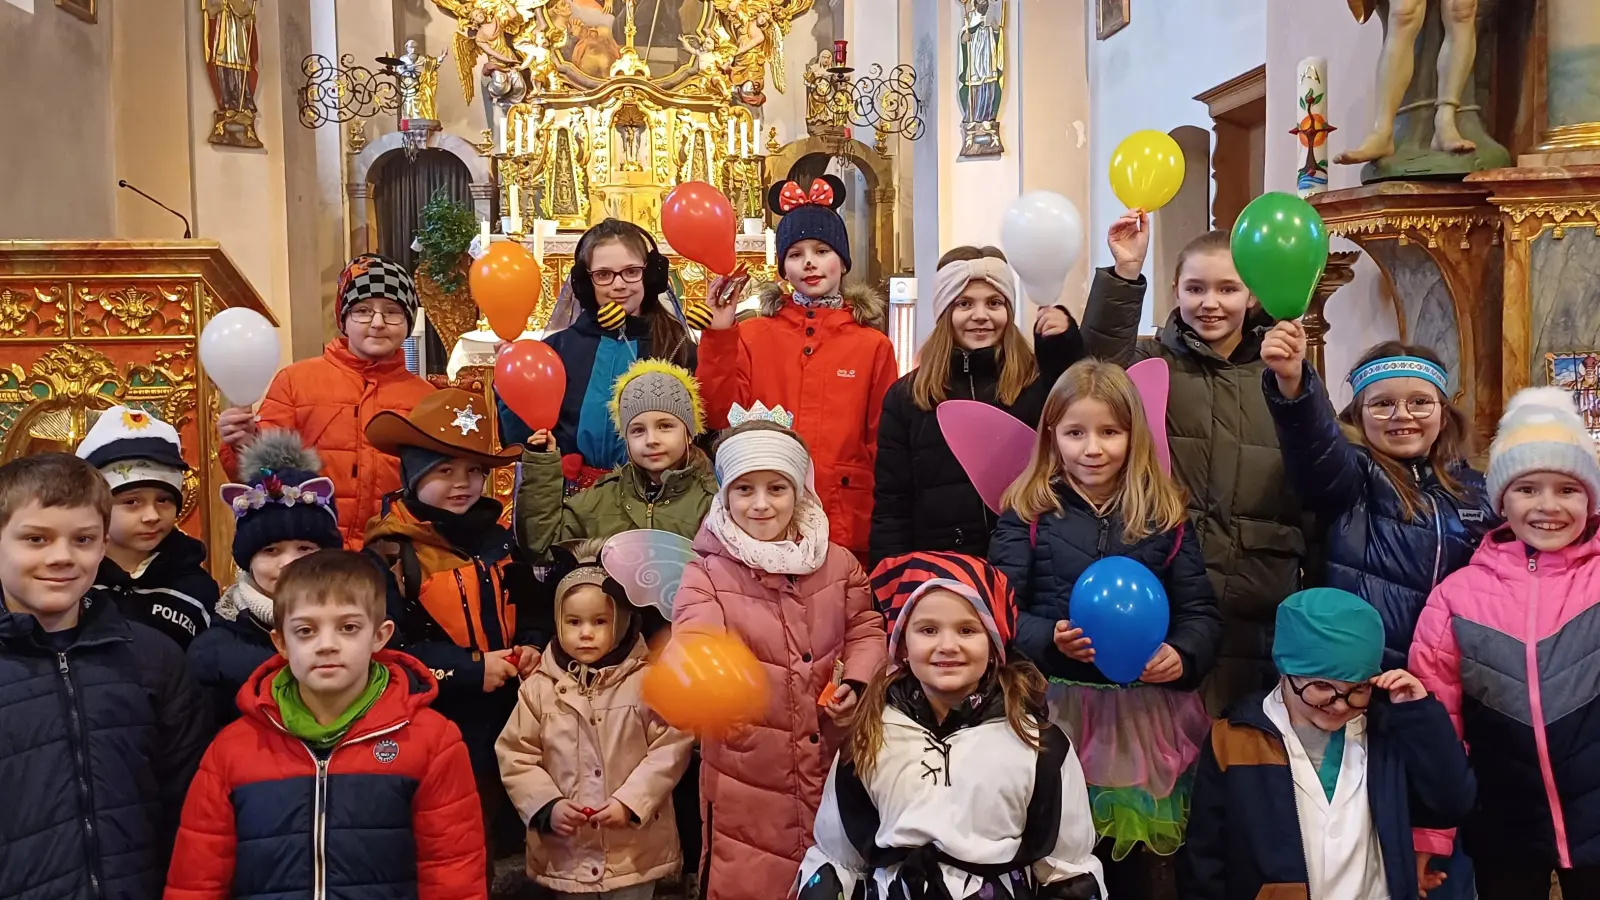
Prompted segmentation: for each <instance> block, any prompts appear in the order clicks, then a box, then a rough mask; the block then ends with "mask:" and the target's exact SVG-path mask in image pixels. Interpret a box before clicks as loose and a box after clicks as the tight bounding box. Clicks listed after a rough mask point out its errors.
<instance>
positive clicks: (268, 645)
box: [189, 609, 278, 731]
mask: <svg viewBox="0 0 1600 900" xmlns="http://www.w3.org/2000/svg"><path fill="white" fill-rule="evenodd" d="M276 655H278V651H277V649H276V648H274V647H273V646H272V628H271V626H269V625H266V624H264V623H262V622H261V621H260V620H259V619H257V618H256V617H255V616H253V615H251V614H250V611H249V610H246V609H241V610H239V611H238V613H237V618H234V619H227V618H223V617H220V616H219V617H218V618H217V621H216V624H215V625H212V626H211V627H210V628H208V629H206V632H205V633H204V634H202V635H200V636H199V637H197V638H195V640H194V643H192V644H190V645H189V668H190V669H191V670H192V671H193V672H194V680H195V681H197V682H199V684H200V690H201V691H203V692H204V693H205V695H206V701H207V703H208V704H209V705H210V707H211V722H212V726H213V729H214V730H215V731H221V730H222V728H223V726H225V725H227V724H228V723H229V722H232V721H233V720H234V719H237V718H239V689H240V688H242V687H244V685H245V683H246V682H248V681H249V680H250V675H251V673H253V672H255V670H256V669H257V668H258V667H260V665H261V664H262V663H264V662H266V661H267V660H269V659H271V658H272V657H274V656H276Z"/></svg>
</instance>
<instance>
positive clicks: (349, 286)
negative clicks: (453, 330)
mask: <svg viewBox="0 0 1600 900" xmlns="http://www.w3.org/2000/svg"><path fill="white" fill-rule="evenodd" d="M338 294H339V330H340V331H343V330H344V320H345V316H347V315H349V313H350V308H351V307H353V306H355V305H356V304H357V303H360V302H361V301H362V300H372V299H375V298H378V297H386V298H388V299H390V300H393V301H394V302H396V303H398V304H400V308H401V309H403V310H405V313H406V330H407V331H410V330H411V326H412V325H414V324H416V321H417V286H416V284H415V282H413V281H412V280H411V275H410V273H408V272H406V270H405V267H404V266H402V265H400V264H399V263H397V262H395V261H394V260H392V259H388V258H385V257H382V256H379V255H377V254H376V253H363V254H362V255H360V256H358V257H356V258H355V259H352V260H350V262H349V263H348V264H347V265H346V266H345V267H344V271H343V272H340V273H339V289H338Z"/></svg>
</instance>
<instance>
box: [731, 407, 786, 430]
mask: <svg viewBox="0 0 1600 900" xmlns="http://www.w3.org/2000/svg"><path fill="white" fill-rule="evenodd" d="M746 422H771V423H772V424H774V425H782V426H783V427H785V428H793V427H794V415H793V414H792V413H790V412H789V411H787V410H785V409H784V408H783V407H782V406H774V407H773V408H771V409H767V405H766V404H765V403H762V402H761V401H760V400H757V401H756V403H755V405H754V406H752V407H750V408H749V409H745V408H744V407H742V406H740V405H739V404H737V403H735V404H734V405H733V408H732V409H730V410H728V427H729V428H736V427H738V426H740V425H743V424H744V423H746Z"/></svg>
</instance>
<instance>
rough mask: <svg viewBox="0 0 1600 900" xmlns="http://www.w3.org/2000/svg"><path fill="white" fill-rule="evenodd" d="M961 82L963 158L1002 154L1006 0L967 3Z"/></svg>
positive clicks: (968, 1) (964, 6)
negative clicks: (1001, 133) (964, 136)
mask: <svg viewBox="0 0 1600 900" xmlns="http://www.w3.org/2000/svg"><path fill="white" fill-rule="evenodd" d="M962 6H963V16H962V25H961V82H960V87H959V89H958V90H957V91H956V99H957V100H959V101H960V103H961V123H962V127H963V130H964V131H965V132H966V138H965V140H964V141H963V142H962V144H963V146H962V148H961V155H962V156H993V155H995V154H998V153H1000V152H1001V146H1000V133H999V128H998V127H997V126H996V124H995V120H996V119H998V118H999V116H1000V99H1001V94H1000V92H1001V87H1002V84H1003V82H1002V75H1003V72H1004V69H1005V41H1004V38H1003V28H1004V25H1005V4H1004V0H963V4H962Z"/></svg>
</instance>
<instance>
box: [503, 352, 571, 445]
mask: <svg viewBox="0 0 1600 900" xmlns="http://www.w3.org/2000/svg"><path fill="white" fill-rule="evenodd" d="M494 389H495V393H497V394H499V395H500V399H501V400H504V401H505V402H506V405H507V406H509V407H511V411H512V412H514V413H516V414H517V418H519V419H521V420H522V421H523V423H525V424H526V425H527V426H528V427H529V428H531V429H533V430H534V431H543V430H545V429H549V428H554V427H556V420H557V419H559V418H561V398H562V396H563V395H565V394H566V392H567V369H566V367H565V366H563V365H562V364H561V357H559V356H557V355H556V351H554V350H552V349H550V345H549V344H546V343H545V342H544V341H533V340H527V341H513V342H512V343H510V344H507V345H505V346H504V347H501V348H500V356H499V358H497V359H496V360H495V362H494Z"/></svg>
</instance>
